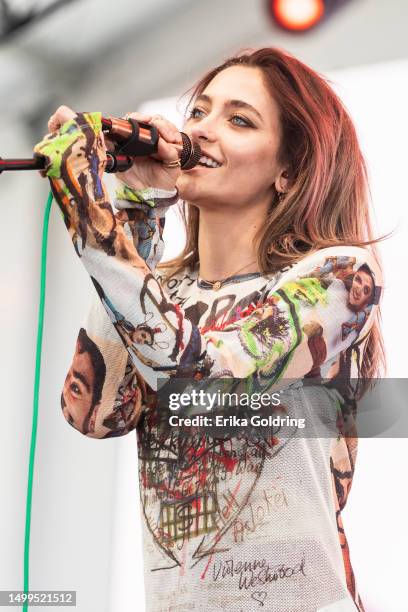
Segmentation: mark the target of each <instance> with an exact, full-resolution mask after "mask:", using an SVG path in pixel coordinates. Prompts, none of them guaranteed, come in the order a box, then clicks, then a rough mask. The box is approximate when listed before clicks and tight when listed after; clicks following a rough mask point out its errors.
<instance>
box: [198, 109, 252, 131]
mask: <svg viewBox="0 0 408 612" xmlns="http://www.w3.org/2000/svg"><path fill="white" fill-rule="evenodd" d="M197 113H204V111H203V110H202V109H201V108H198V106H194V108H192V109H191V110H190V111H189V113H188V119H199V118H200V117H199V116H197ZM228 121H230V122H231V123H232V124H233V125H236V126H238V127H254V125H253V124H252V123H251V122H250V121H249V119H246V117H242V116H241V115H238V114H237V113H234V114H233V115H231V117H230V118H229V120H228ZM234 121H239V122H240V123H234Z"/></svg>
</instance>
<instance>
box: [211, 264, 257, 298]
mask: <svg viewBox="0 0 408 612" xmlns="http://www.w3.org/2000/svg"><path fill="white" fill-rule="evenodd" d="M254 263H256V260H255V261H251V263H249V264H246V265H245V266H242V268H239V270H237V271H236V272H234V273H233V274H230V275H229V276H227V277H226V278H223V279H220V280H212V281H207V280H204V279H201V280H203V281H204V282H205V283H208V284H210V285H212V287H211V289H212V290H213V291H218V290H219V289H221V287H222V285H223V283H225V281H226V280H228V279H229V278H231V276H235V275H236V274H238V272H241V270H245V268H248V266H252V264H254Z"/></svg>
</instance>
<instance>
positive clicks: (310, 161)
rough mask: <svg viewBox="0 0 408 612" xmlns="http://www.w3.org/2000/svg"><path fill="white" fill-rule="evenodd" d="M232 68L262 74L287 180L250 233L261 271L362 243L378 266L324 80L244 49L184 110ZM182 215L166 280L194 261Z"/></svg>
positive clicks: (337, 112)
mask: <svg viewBox="0 0 408 612" xmlns="http://www.w3.org/2000/svg"><path fill="white" fill-rule="evenodd" d="M237 65H242V66H251V67H254V68H258V69H260V70H261V71H262V73H263V76H264V82H265V84H266V86H267V88H268V90H269V92H270V94H271V96H272V97H273V99H274V100H275V101H276V103H277V105H278V107H279V111H280V121H281V126H282V140H281V143H280V149H279V151H278V162H280V163H281V164H282V165H285V166H287V167H288V174H289V177H290V179H291V183H290V189H289V191H288V192H287V193H286V195H285V197H284V198H283V199H282V200H281V201H279V199H278V197H277V194H276V197H275V201H274V202H272V203H271V208H270V211H269V213H268V216H267V219H266V220H265V223H264V224H263V225H261V227H260V228H259V231H258V233H257V236H256V248H257V259H258V267H259V269H260V271H261V272H262V274H270V273H274V272H276V271H277V270H279V269H280V268H282V267H284V266H286V265H288V264H293V263H296V262H297V261H299V260H300V259H302V258H304V257H305V255H306V254H309V253H312V252H314V251H316V250H318V249H322V248H325V247H329V246H338V245H354V246H362V247H365V246H368V247H369V250H370V252H371V253H372V255H373V256H374V258H375V259H376V261H377V263H378V265H379V267H380V268H381V267H382V266H381V260H380V256H379V253H378V250H377V247H376V243H377V242H379V241H380V240H384V239H385V238H387V237H388V235H385V236H381V237H380V238H376V239H375V238H374V236H373V229H372V223H371V218H370V206H369V203H370V200H371V197H370V196H371V194H370V190H369V184H368V174H367V167H366V164H365V161H364V158H363V155H362V152H361V150H360V146H359V143H358V139H357V135H356V130H355V128H354V126H353V123H352V120H351V118H350V116H349V114H348V113H347V110H346V108H345V107H344V105H343V103H342V102H341V100H340V99H339V98H338V96H337V95H336V94H335V93H334V91H333V89H332V88H331V87H330V85H329V84H328V83H330V81H329V80H328V79H326V78H325V77H324V76H322V75H320V74H319V73H317V72H315V71H314V70H312V69H311V68H309V67H308V66H306V65H305V64H303V63H302V62H300V61H299V60H298V59H296V58H295V57H293V56H292V55H291V54H289V53H288V52H286V51H283V50H281V49H277V48H274V47H267V48H262V49H257V50H255V51H254V50H250V51H244V52H242V53H240V54H238V55H236V56H234V57H232V58H230V59H228V60H227V61H225V62H224V63H223V64H221V65H220V66H217V67H216V68H214V69H213V70H210V71H209V72H207V74H205V75H204V76H203V78H202V79H200V81H199V82H198V83H197V84H196V85H195V86H194V87H193V88H192V90H190V91H191V92H192V93H191V97H190V100H189V106H190V105H191V103H192V102H193V101H194V100H195V99H196V98H197V96H199V95H200V94H201V93H202V92H203V91H204V89H205V88H206V87H207V85H208V84H209V83H210V81H212V79H213V78H214V77H215V76H216V75H217V74H218V73H220V72H221V71H222V70H225V69H226V68H229V67H230V66H237ZM181 215H182V219H183V222H184V225H185V231H186V244H185V247H184V249H183V251H182V252H181V253H180V255H178V256H177V257H175V258H173V259H171V260H169V261H167V262H164V263H162V264H159V267H160V268H165V269H166V272H165V277H166V278H170V277H171V276H172V275H174V274H176V273H177V272H179V271H180V270H183V269H184V268H190V269H193V268H194V267H195V266H196V265H197V263H198V260H199V253H198V230H199V221H200V216H199V210H198V208H197V207H196V206H193V205H191V204H189V203H188V202H183V203H182V206H181ZM380 321H381V312H380V307H378V308H377V315H376V319H375V320H374V322H373V325H372V328H371V330H370V333H369V336H368V339H367V342H366V345H365V350H364V356H363V362H362V370H361V377H362V379H371V378H376V377H381V376H382V375H383V374H385V372H386V370H387V365H386V359H385V351H384V341H383V337H382V333H381V328H380ZM369 386H370V385H369Z"/></svg>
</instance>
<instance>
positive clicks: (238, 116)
mask: <svg viewBox="0 0 408 612" xmlns="http://www.w3.org/2000/svg"><path fill="white" fill-rule="evenodd" d="M233 119H236V120H237V121H239V122H240V123H236V124H235V125H242V126H243V127H244V126H245V127H250V126H251V124H250V122H249V121H248V120H247V119H244V117H241V115H232V117H231V121H233Z"/></svg>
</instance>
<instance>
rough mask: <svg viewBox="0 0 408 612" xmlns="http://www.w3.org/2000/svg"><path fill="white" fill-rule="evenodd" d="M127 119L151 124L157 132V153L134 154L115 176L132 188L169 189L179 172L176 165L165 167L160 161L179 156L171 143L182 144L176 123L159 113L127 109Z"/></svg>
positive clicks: (174, 183) (168, 160)
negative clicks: (146, 155) (144, 155)
mask: <svg viewBox="0 0 408 612" xmlns="http://www.w3.org/2000/svg"><path fill="white" fill-rule="evenodd" d="M126 118H128V119H135V120H136V121H143V122H145V123H149V124H150V125H154V126H155V127H156V128H157V131H158V132H159V142H158V149H157V153H156V154H154V155H150V156H148V157H134V158H133V159H134V163H133V166H131V168H129V170H126V171H125V172H118V173H117V175H116V176H117V177H118V178H119V179H120V180H121V181H122V182H123V183H125V184H126V185H128V186H129V187H131V188H132V189H135V190H136V189H146V188H147V187H156V188H159V189H166V190H173V189H175V186H176V181H177V178H178V177H179V175H180V172H181V170H180V166H178V167H177V166H176V167H175V168H168V167H166V166H165V165H163V163H162V162H170V161H175V160H178V159H179V153H178V150H177V149H176V147H174V146H173V145H174V144H182V143H183V141H182V138H181V134H180V132H179V130H178V129H177V127H176V126H175V125H174V124H173V123H171V122H170V121H167V119H165V118H164V117H162V116H161V115H153V116H152V115H145V114H142V113H128V114H127V115H126Z"/></svg>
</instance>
